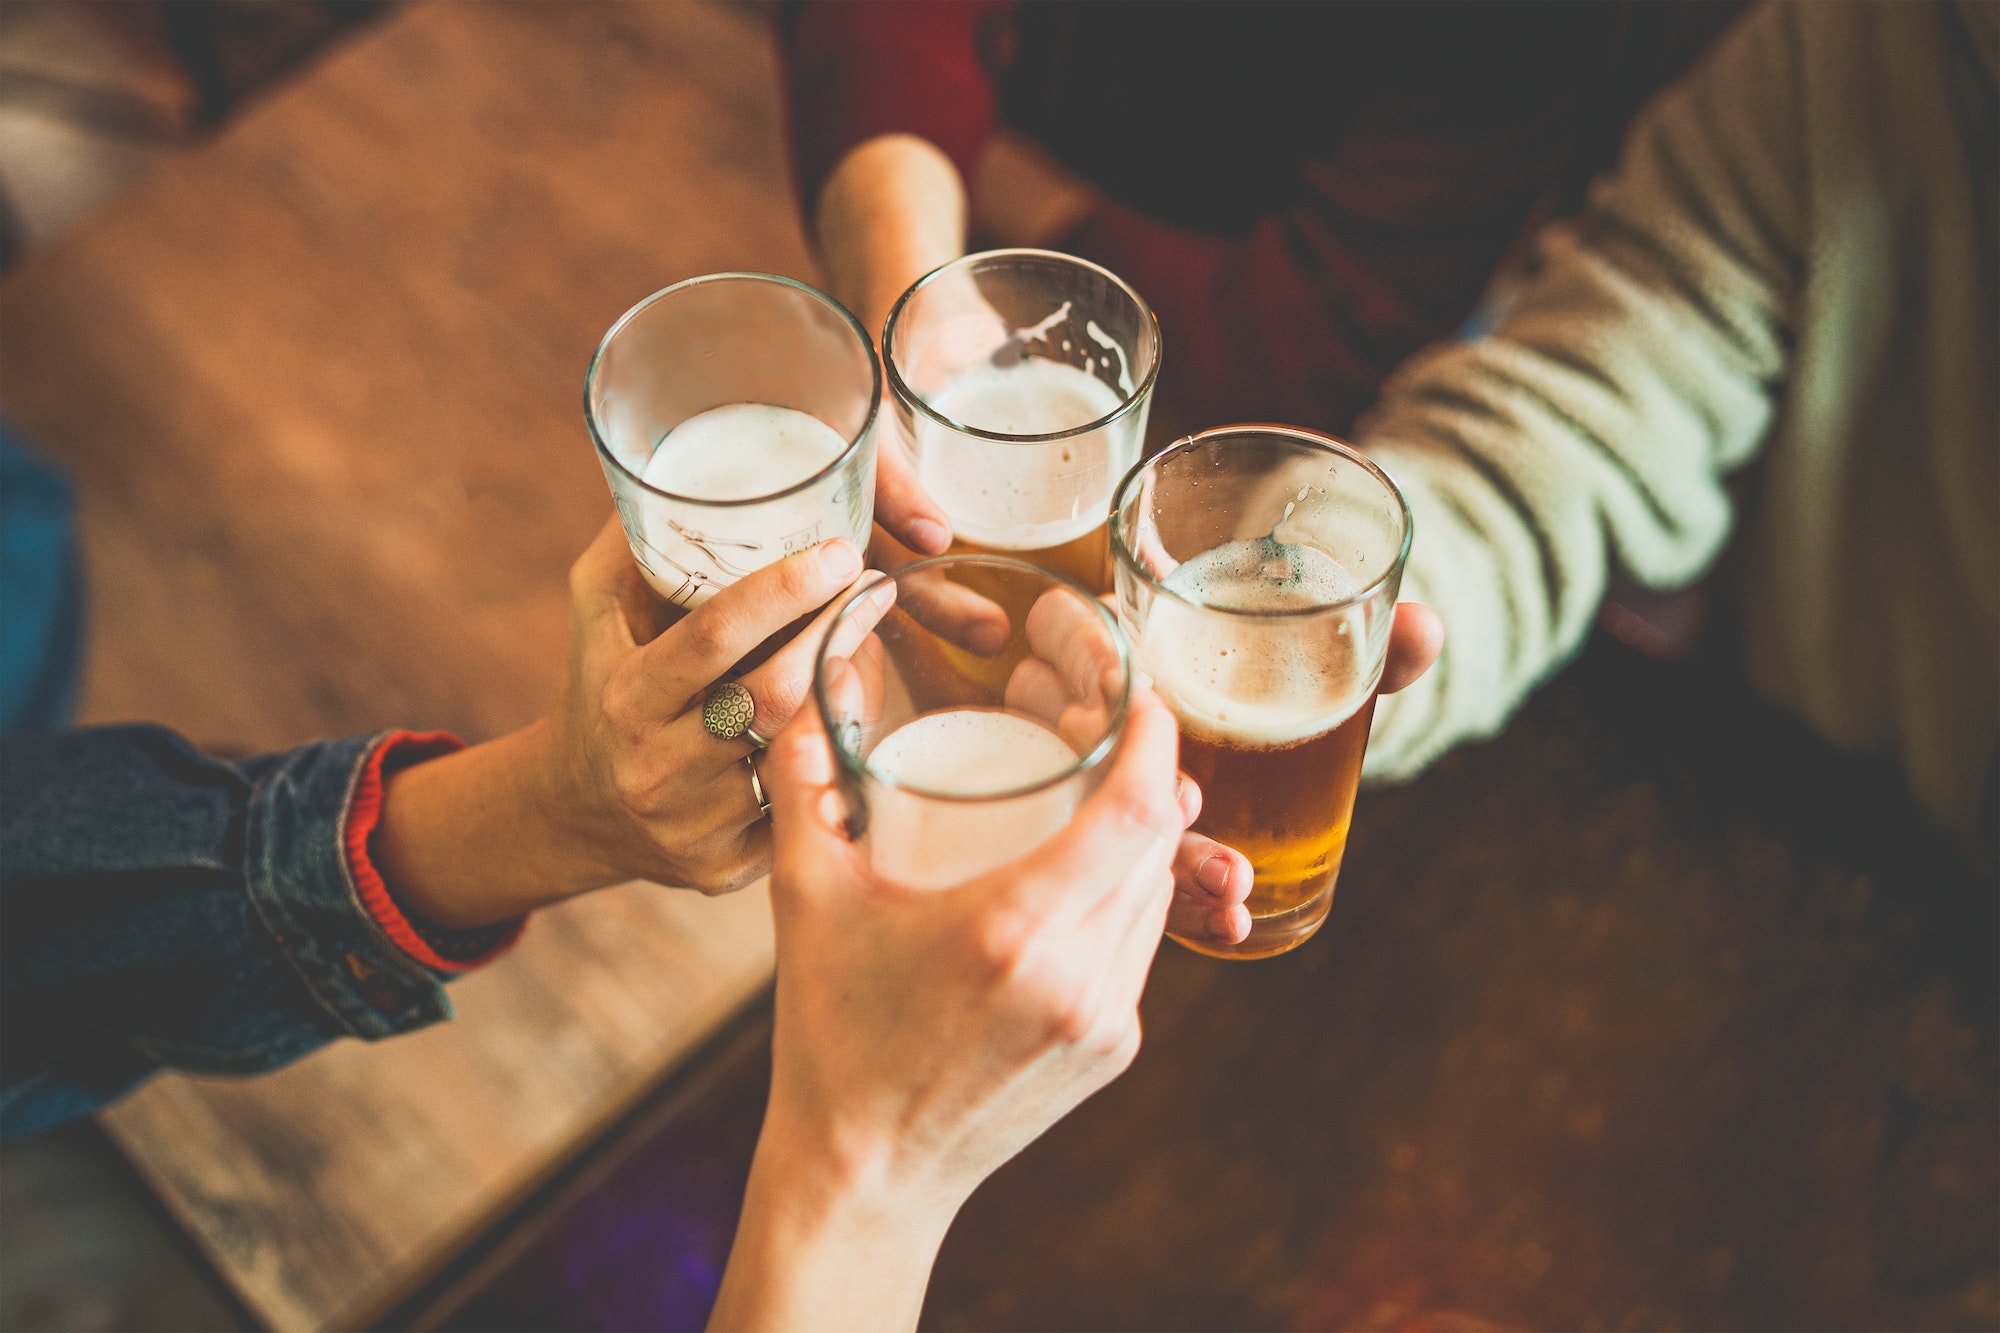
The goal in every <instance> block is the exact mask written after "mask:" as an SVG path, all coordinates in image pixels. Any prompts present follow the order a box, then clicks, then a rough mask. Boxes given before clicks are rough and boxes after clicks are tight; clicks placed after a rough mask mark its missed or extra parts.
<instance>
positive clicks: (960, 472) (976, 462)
mask: <svg viewBox="0 0 2000 1333" xmlns="http://www.w3.org/2000/svg"><path fill="white" fill-rule="evenodd" d="M882 361H883V365H884V367H885V369H886V371H887V375H888V380H889V388H890V395H891V397H892V399H893V400H894V403H895V408H896V421H897V424H898V426H899V427H900V433H901V435H902V437H903V441H904V444H905V445H906V447H907V448H908V450H909V452H910V455H911V459H912V462H913V464H914V466H915V469H916V474H917V479H918V481H919V482H921V483H922V485H923V487H924V489H925V490H926V491H928V492H929V493H930V494H931V496H932V498H934V499H935V500H936V501H937V502H938V504H939V505H941V506H942V507H943V509H944V511H945V514H946V515H947V516H948V517H949V518H950V519H951V524H952V528H953V536H954V539H955V540H954V542H953V544H952V547H951V551H952V553H953V554H957V553H973V554H981V553H984V554H993V555H1005V556H1011V557H1014V558H1017V559H1021V560H1026V561H1029V562H1030V563H1032V564H1037V565H1040V566H1041V567H1043V568H1044V569H1048V570H1051V571H1053V572H1055V573H1057V574H1060V575H1062V576H1063V577H1065V578H1067V579H1069V580H1071V581H1072V582H1074V583H1078V584H1081V585H1082V586H1083V587H1086V588H1089V589H1090V590H1091V591H1093V592H1098V593H1102V592H1108V591H1110V588H1111V557H1110V551H1109V545H1108V541H1107V538H1106V535H1105V527H1104V521H1105V516H1106V515H1107V514H1108V513H1109V511H1110V508H1111V495H1112V492H1113V491H1114V490H1116V489H1117V486H1118V481H1119V478H1121V477H1123V476H1124V475H1125V472H1126V470H1127V469H1128V468H1130V467H1131V466H1132V465H1133V464H1134V463H1136V462H1137V461H1138V460H1139V447H1140V445H1141V444H1142V443H1143V442H1144V440H1145V435H1146V413H1147V411H1148V409H1149V408H1150V406H1151V403H1152V396H1153V384H1154V382H1155V380H1156V379H1158V377H1159V371H1160V327H1159V323H1158V321H1157V320H1155V319H1154V318H1153V312H1152V310H1151V308H1150V307H1148V306H1147V305H1146V303H1145V302H1144V301H1143V300H1141V299H1140V298H1139V295H1138V293H1136V292H1134V291H1133V290H1132V289H1131V288H1130V287H1128V286H1126V285H1125V283H1124V282H1123V281H1121V280H1120V279H1119V278H1118V277H1117V276H1116V275H1114V274H1112V273H1110V272H1107V271H1106V270H1104V269H1102V268H1099V267H1098V266H1097V265H1095V264H1091V263H1087V262H1086V261H1084V260H1081V259H1076V258H1072V257H1071V256H1069V255H1061V254H1056V253H1054V252H1052V251H1048V250H991V251H987V252H985V253H983V254H973V255H967V256H965V257H964V258H962V259H958V260H954V261H953V262H951V263H949V264H946V265H944V266H943V267H942V268H939V269H937V270H935V271H933V272H932V273H930V274H928V275H927V276H925V277H924V278H923V279H921V280H920V281H919V282H917V284H916V285H915V286H913V287H911V288H910V290H909V291H907V292H905V293H904V294H903V298H902V299H901V300H900V301H898V302H897V303H896V307H895V309H894V310H892V311H891V312H890V314H889V321H888V323H887V325H885V326H884V328H883V330H882ZM965 573H966V575H967V577H971V578H977V577H978V576H979V571H977V570H974V569H970V568H968V569H967V570H966V571H965ZM989 595H992V590H989ZM1025 609H1026V608H1024V607H1010V608H1009V610H1010V612H1016V613H1018V612H1021V611H1024V610H1025Z"/></svg>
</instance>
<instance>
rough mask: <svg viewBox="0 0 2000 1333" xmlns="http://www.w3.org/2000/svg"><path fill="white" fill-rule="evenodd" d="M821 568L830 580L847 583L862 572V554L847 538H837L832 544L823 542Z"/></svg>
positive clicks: (821, 544)
mask: <svg viewBox="0 0 2000 1333" xmlns="http://www.w3.org/2000/svg"><path fill="white" fill-rule="evenodd" d="M819 568H820V572H821V573H822V574H825V575H826V576H827V577H828V578H830V579H839V580H840V581H841V582H842V583H845V582H847V581H848V580H849V579H851V578H853V577H854V576H855V575H856V574H859V573H860V572H861V552H860V551H859V550H857V549H855V545H854V543H853V542H851V541H849V540H847V539H846V538H845V537H835V538H834V539H833V540H832V541H830V542H821V543H820V548H819Z"/></svg>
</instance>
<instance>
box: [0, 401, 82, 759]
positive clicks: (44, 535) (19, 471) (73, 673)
mask: <svg viewBox="0 0 2000 1333" xmlns="http://www.w3.org/2000/svg"><path fill="white" fill-rule="evenodd" d="M72 526H73V525H72V520H71V516H70V494H69V484H68V483H67V482H65V481H64V480H63V478H62V474H61V473H59V472H57V471H56V470H55V469H54V468H52V467H50V466H49V465H48V464H46V463H44V462H42V461H41V460H40V459H38V458H36V457H35V456H34V455H33V454H32V453H30V452H29V451H28V449H27V446H26V445H24V444H22V443H21V442H20V441H19V440H18V439H16V438H15V436H14V435H13V433H12V432H10V431H9V430H8V429H7V427H6V425H5V424H4V423H0V735H12V734H13V733H15V732H23V731H52V730H54V729H55V728H57V727H60V726H62V725H64V724H65V723H67V722H68V721H69V717H70V711H71V709H72V708H74V707H75V704H76V687H77V680H78V678H79V676H80V675H81V671H80V664H81V660H82V655H83V649H82V644H83V575H82V571H81V569H80V568H79V567H78V564H77V559H76V547H75V544H74V542H72V541H71V530H72Z"/></svg>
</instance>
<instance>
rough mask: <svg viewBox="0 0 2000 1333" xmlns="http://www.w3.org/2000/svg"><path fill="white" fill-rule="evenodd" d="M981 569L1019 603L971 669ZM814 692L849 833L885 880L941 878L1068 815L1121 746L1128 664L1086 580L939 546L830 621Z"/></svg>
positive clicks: (973, 871) (905, 882)
mask: <svg viewBox="0 0 2000 1333" xmlns="http://www.w3.org/2000/svg"><path fill="white" fill-rule="evenodd" d="M972 580H976V581H977V582H978V584H979V586H981V587H982V588H985V589H989V590H991V591H992V592H993V594H994V596H995V600H996V601H997V602H999V603H1000V604H1002V605H1006V606H1022V607H1025V608H1026V610H1025V611H1024V612H1022V613H1021V614H1018V615H1013V616H1010V617H1008V618H1006V619H1004V620H1001V621H999V622H996V623H993V624H991V625H990V626H989V628H990V629H991V630H992V631H993V632H992V633H991V635H990V637H989V638H988V640H987V643H986V647H985V651H984V652H983V653H982V654H980V655H979V656H978V657H977V658H976V659H975V660H976V662H977V669H974V670H966V669H963V667H962V666H961V664H962V663H963V662H965V660H966V658H967V656H968V654H967V653H966V652H965V650H963V649H962V648H960V647H959V644H958V637H959V631H960V629H961V625H962V622H961V619H960V616H961V607H960V601H961V599H962V597H963V588H964V584H965V583H966V582H968V581H972ZM849 622H860V623H863V624H865V625H867V626H869V627H870V628H869V629H868V630H867V631H864V632H860V633H857V632H853V631H851V630H850V629H849ZM813 688H814V697H815V700H816V701H817V703H818V706H819V710H820V715H821V717H822V718H824V719H825V723H826V727H827V732H828V734H829V736H830V737H831V738H832V742H833V748H834V754H835V757H836V759H837V761H838V769H839V773H840V776H841V790H842V792H843V793H844V794H845V797H846V802H847V827H848V830H849V832H850V833H851V834H852V835H853V836H854V837H856V838H858V839H859V840H860V842H861V844H862V845H863V846H864V847H865V848H866V850H867V852H868V857H869V863H870V865H871V866H872V867H873V868H874V871H875V873H876V874H878V875H880V876H881V877H882V878H883V879H884V880H886V881H888V882H890V883H894V884H898V885H901V886H903V887H905V888H912V889H935V888H944V887H947V886H949V885H953V884H957V883H960V882H962V881H965V880H969V879H972V878H974V877H976V876H978V875H980V874H983V873H985V872H986V871H988V870H991V869H993V868H994V867H996V866H1000V865H1003V864H1005V863H1007V862H1010V861H1013V860H1016V859H1017V858H1019V857H1021V856H1023V855H1026V854H1027V853H1029V852H1031V851H1032V850H1033V849H1034V848H1036V847H1037V846H1039V845H1040V844H1041V843H1043V842H1045V841H1046V840H1047V839H1048V838H1049V837H1051V836H1053V835H1054V834H1055V833H1056V832H1058V831H1059V830H1060V829H1062V828H1063V827H1064V826H1065V825H1067V824H1068V823H1069V820H1070V817H1071V816H1072V815H1074V814H1075V813H1076V811H1077V809H1078V808H1079V807H1080V806H1081V805H1082V804H1083V801H1084V798H1085V797H1087V796H1088V795H1089V794H1090V792H1091V790H1092V789H1093V788H1094V787H1095V785H1096V783H1097V781H1098V779H1099V777H1100V776H1101V774H1102V771H1103V768H1104V765H1105V763H1106V761H1107V760H1108V758H1109V756H1110V754H1111V752H1112V751H1113V750H1114V749H1115V748H1116V747H1117V745H1118V738H1119V736H1120V734H1121V733H1122V731H1123V728H1124V725H1125V719H1126V715H1127V712H1128V710H1129V707H1130V703H1131V697H1132V663H1131V658H1130V655H1129V654H1128V652H1127V651H1126V646H1125V638H1124V635H1123V634H1121V633H1120V632H1119V629H1118V625H1117V622H1116V621H1115V620H1113V619H1112V617H1111V615H1110V613H1109V612H1108V611H1107V610H1106V609H1105V607H1104V606H1103V605H1102V604H1101V603H1100V602H1098V601H1097V600H1096V599H1095V598H1093V597H1092V596H1090V594H1089V593H1088V592H1086V591H1085V590H1083V589H1081V588H1078V587H1076V586H1075V585H1073V584H1070V583H1067V582H1065V581H1064V580H1062V579H1059V578H1057V577H1055V576H1054V575H1052V574H1049V573H1048V572H1046V571H1045V570H1041V569H1038V568H1036V567H1035V566H1033V565H1029V564H1026V563H1024V562H1022V561H1018V560H1010V559H1005V558H1000V557H994V556H943V557H940V558H938V559H935V560H926V561H921V562H919V563H917V564H914V565H910V566H908V567H907V568H905V569H903V570H902V571H901V572H900V573H898V574H896V575H895V576H894V577H893V578H885V579H879V580H877V581H875V582H873V583H870V584H867V585H866V586H864V587H863V589H862V590H861V591H860V592H859V593H858V594H857V595H856V596H855V598H854V599H853V600H852V601H850V602H849V603H848V605H847V607H846V608H845V609H844V610H843V611H842V612H841V613H840V615H838V616H837V617H836V618H835V620H834V622H833V625H832V628H831V631H830V632H829V634H828V635H827V639H826V644H825V646H824V647H823V648H822V649H821V652H820V658H819V665H818V669H817V670H816V671H815V673H814V677H813Z"/></svg>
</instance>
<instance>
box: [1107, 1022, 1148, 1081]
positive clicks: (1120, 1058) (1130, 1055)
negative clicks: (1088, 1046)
mask: <svg viewBox="0 0 2000 1333" xmlns="http://www.w3.org/2000/svg"><path fill="white" fill-rule="evenodd" d="M1141 1039H1142V1037H1141V1033H1140V1030H1139V1020H1138V1018H1137V1016H1136V1015H1135V1016H1134V1017H1132V1018H1129V1019H1127V1020H1125V1021H1123V1022H1120V1023H1118V1024H1116V1025H1115V1026H1114V1027H1113V1028H1112V1029H1111V1039H1110V1040H1109V1041H1108V1042H1107V1043H1106V1049H1105V1063H1106V1064H1108V1065H1110V1066H1111V1067H1112V1068H1113V1069H1114V1070H1116V1071H1117V1072H1118V1073H1120V1074H1122V1073H1124V1072H1125V1071H1126V1070H1128V1069H1130V1068H1131V1067H1132V1062H1133V1061H1134V1060H1136V1059H1138V1058H1139V1044H1140V1041H1141Z"/></svg>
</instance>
